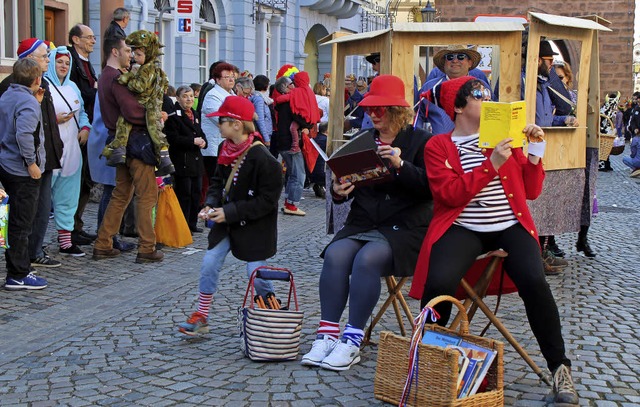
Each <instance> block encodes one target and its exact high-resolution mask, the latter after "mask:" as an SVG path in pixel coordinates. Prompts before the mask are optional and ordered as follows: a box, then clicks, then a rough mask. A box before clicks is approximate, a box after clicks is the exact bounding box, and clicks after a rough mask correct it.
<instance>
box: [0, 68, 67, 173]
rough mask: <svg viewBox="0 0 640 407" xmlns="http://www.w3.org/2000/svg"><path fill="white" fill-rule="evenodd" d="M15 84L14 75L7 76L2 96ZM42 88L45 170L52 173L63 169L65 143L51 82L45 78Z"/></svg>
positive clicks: (2, 86) (0, 92) (0, 89)
mask: <svg viewBox="0 0 640 407" xmlns="http://www.w3.org/2000/svg"><path fill="white" fill-rule="evenodd" d="M15 82H16V80H15V77H14V76H13V74H11V75H9V76H7V77H6V78H5V79H4V80H3V81H2V82H1V83H0V96H2V94H3V93H4V92H6V91H7V89H8V88H9V85H11V84H12V83H15ZM40 87H41V88H43V89H44V97H43V98H42V103H40V108H41V109H42V131H43V134H44V151H45V154H46V158H45V163H44V169H45V171H50V170H55V169H58V168H62V165H61V164H60V159H61V158H62V148H63V147H64V143H63V142H62V139H61V138H60V130H59V129H58V119H57V116H56V108H55V107H54V105H53V98H52V97H51V91H50V90H49V82H47V81H46V80H44V78H43V79H42V84H41V85H40ZM0 130H2V129H0Z"/></svg>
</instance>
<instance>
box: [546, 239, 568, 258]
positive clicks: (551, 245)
mask: <svg viewBox="0 0 640 407" xmlns="http://www.w3.org/2000/svg"><path fill="white" fill-rule="evenodd" d="M547 248H548V249H549V250H551V253H553V255H554V256H556V257H564V255H565V252H564V250H562V249H561V248H559V247H558V244H557V243H556V237H555V236H554V235H551V236H549V241H548V243H547Z"/></svg>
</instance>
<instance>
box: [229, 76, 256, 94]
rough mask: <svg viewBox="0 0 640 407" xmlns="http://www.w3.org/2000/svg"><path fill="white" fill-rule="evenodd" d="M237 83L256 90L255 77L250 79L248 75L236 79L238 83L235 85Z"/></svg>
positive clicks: (242, 86) (244, 87)
mask: <svg viewBox="0 0 640 407" xmlns="http://www.w3.org/2000/svg"><path fill="white" fill-rule="evenodd" d="M236 85H240V87H241V88H242V89H249V88H251V90H252V91H253V90H255V86H254V85H253V79H250V78H249V77H247V76H243V77H240V78H238V79H236V83H235V84H234V85H233V86H234V87H235V86H236Z"/></svg>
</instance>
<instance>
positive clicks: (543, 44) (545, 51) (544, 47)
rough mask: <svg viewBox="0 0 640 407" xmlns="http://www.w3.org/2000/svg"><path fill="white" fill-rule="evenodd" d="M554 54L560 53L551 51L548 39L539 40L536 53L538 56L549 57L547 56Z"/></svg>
mask: <svg viewBox="0 0 640 407" xmlns="http://www.w3.org/2000/svg"><path fill="white" fill-rule="evenodd" d="M554 55H560V54H558V53H557V52H554V51H553V49H552V48H551V44H550V43H549V41H540V53H539V54H538V56H539V57H540V58H549V57H553V56H554Z"/></svg>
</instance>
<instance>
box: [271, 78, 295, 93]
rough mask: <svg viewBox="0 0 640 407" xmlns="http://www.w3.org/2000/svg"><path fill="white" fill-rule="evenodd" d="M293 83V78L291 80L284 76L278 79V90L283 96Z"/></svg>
mask: <svg viewBox="0 0 640 407" xmlns="http://www.w3.org/2000/svg"><path fill="white" fill-rule="evenodd" d="M291 82H292V81H291V78H289V77H288V76H282V77H280V78H278V80H277V81H276V84H275V86H276V90H277V91H278V92H280V93H282V94H284V93H286V91H287V86H289V84H290V83H291Z"/></svg>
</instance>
